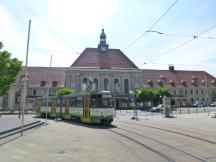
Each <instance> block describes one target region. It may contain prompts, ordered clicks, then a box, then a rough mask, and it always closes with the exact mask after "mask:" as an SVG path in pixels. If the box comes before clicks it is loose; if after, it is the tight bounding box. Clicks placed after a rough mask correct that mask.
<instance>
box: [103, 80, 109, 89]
mask: <svg viewBox="0 0 216 162" xmlns="http://www.w3.org/2000/svg"><path fill="white" fill-rule="evenodd" d="M104 90H105V91H108V90H109V80H108V79H104Z"/></svg>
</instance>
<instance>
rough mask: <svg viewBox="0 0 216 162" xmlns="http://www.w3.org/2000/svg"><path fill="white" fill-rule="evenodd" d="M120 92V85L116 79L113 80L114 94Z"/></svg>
mask: <svg viewBox="0 0 216 162" xmlns="http://www.w3.org/2000/svg"><path fill="white" fill-rule="evenodd" d="M119 91H120V84H119V80H118V79H114V93H119Z"/></svg>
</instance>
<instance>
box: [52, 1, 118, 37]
mask: <svg viewBox="0 0 216 162" xmlns="http://www.w3.org/2000/svg"><path fill="white" fill-rule="evenodd" d="M116 8H117V0H104V1H102V0H91V1H88V0H79V1H71V0H61V1H59V0H50V1H49V7H48V10H49V12H48V14H49V15H48V18H49V22H50V24H52V26H53V27H54V29H56V30H57V31H58V32H60V33H61V34H62V35H63V36H66V37H78V36H80V35H83V34H92V33H94V34H95V32H98V29H101V27H102V26H105V25H106V24H107V23H108V17H109V15H110V14H111V13H112V12H114V11H115V10H116Z"/></svg>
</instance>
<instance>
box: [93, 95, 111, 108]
mask: <svg viewBox="0 0 216 162" xmlns="http://www.w3.org/2000/svg"><path fill="white" fill-rule="evenodd" d="M91 107H92V108H113V107H114V102H113V99H112V96H111V95H110V96H105V97H104V96H102V95H101V94H97V95H92V96H91Z"/></svg>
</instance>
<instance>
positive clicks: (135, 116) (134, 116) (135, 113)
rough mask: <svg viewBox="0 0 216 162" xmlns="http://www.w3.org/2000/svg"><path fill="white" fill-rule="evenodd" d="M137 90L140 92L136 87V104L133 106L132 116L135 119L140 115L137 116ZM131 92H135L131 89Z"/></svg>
mask: <svg viewBox="0 0 216 162" xmlns="http://www.w3.org/2000/svg"><path fill="white" fill-rule="evenodd" d="M137 92H138V91H137V88H135V91H134V98H133V101H134V103H135V106H133V117H132V118H131V119H133V120H138V117H137ZM130 94H133V91H130Z"/></svg>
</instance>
